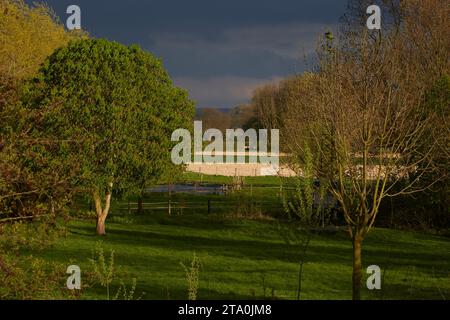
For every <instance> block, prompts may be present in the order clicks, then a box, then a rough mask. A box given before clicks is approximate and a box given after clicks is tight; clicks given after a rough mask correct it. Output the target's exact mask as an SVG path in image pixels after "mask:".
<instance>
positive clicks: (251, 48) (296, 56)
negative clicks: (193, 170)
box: [27, 0, 347, 108]
mask: <svg viewBox="0 0 450 320" xmlns="http://www.w3.org/2000/svg"><path fill="white" fill-rule="evenodd" d="M27 2H32V1H27ZM45 2H47V3H48V4H49V5H50V6H51V7H52V8H54V9H55V11H56V13H57V15H58V16H59V17H60V19H61V21H62V22H64V23H65V21H66V19H67V16H68V15H67V14H66V8H67V7H68V6H69V5H71V4H76V5H78V6H80V8H81V14H82V21H81V23H82V28H83V29H85V30H87V31H88V32H89V33H90V34H91V35H92V36H95V37H101V38H107V39H110V40H115V41H118V42H121V43H124V44H132V43H138V44H139V45H140V46H141V47H142V48H144V49H146V50H148V51H151V52H152V53H154V54H155V55H157V56H158V57H160V58H162V60H163V62H164V65H165V67H166V68H167V70H168V71H169V74H170V75H171V77H172V79H173V80H174V82H175V84H176V85H177V86H180V87H183V88H186V89H187V90H189V92H190V96H191V98H192V99H193V100H195V101H196V102H197V106H198V107H221V108H225V107H233V106H235V105H237V104H241V103H246V102H247V101H248V100H249V98H250V96H251V93H252V90H253V89H254V88H255V87H257V86H259V85H261V84H264V83H267V82H271V81H275V80H277V79H279V78H281V77H284V76H287V75H290V74H293V73H297V72H301V71H303V70H305V68H307V67H306V66H305V64H304V56H310V57H312V56H313V54H314V49H315V44H316V39H317V36H318V35H319V34H323V32H325V31H326V30H328V29H334V28H335V27H336V25H337V23H338V20H339V17H340V16H341V15H342V14H343V13H344V10H345V7H346V3H347V0H278V1H277V0H221V1H218V0H176V1H175V0H149V1H144V0H140V1H138V0H126V1H120V0H47V1H45Z"/></svg>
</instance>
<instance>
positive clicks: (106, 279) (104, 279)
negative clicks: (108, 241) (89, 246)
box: [89, 241, 115, 300]
mask: <svg viewBox="0 0 450 320" xmlns="http://www.w3.org/2000/svg"><path fill="white" fill-rule="evenodd" d="M89 262H90V263H91V266H92V268H93V270H94V277H95V279H96V280H97V281H98V282H99V283H100V285H101V286H102V287H105V288H106V296H107V299H108V300H109V297H110V295H109V287H110V285H111V282H112V281H113V279H114V275H115V274H114V271H115V269H114V251H113V250H111V251H110V256H109V262H108V263H107V262H106V259H105V253H104V250H103V246H102V243H101V242H100V241H98V242H97V243H96V245H95V249H94V250H93V251H92V259H89Z"/></svg>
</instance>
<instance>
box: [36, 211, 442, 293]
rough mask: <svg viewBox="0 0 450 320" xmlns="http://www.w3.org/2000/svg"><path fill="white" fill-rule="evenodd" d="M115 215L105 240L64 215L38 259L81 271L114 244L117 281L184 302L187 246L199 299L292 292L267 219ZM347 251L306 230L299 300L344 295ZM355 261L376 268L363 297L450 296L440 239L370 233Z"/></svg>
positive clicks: (283, 254)
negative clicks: (378, 282)
mask: <svg viewBox="0 0 450 320" xmlns="http://www.w3.org/2000/svg"><path fill="white" fill-rule="evenodd" d="M116 207H117V204H116ZM114 212H116V213H114ZM118 212H119V211H117V210H114V208H113V215H112V216H111V217H109V221H108V223H107V233H108V235H107V236H106V237H103V238H99V237H98V236H96V235H95V234H94V231H95V223H94V221H93V220H92V221H89V220H85V221H81V220H79V221H73V222H71V224H70V227H69V234H68V236H67V237H66V238H63V239H61V240H60V241H59V242H58V243H57V244H56V245H55V246H54V247H51V248H49V249H47V250H45V251H43V252H41V253H38V255H40V256H42V257H44V258H45V259H47V260H49V261H56V262H60V263H63V264H67V265H69V264H73V263H74V264H78V265H79V266H80V267H81V270H82V273H83V272H88V271H90V268H91V266H90V264H89V262H88V259H89V258H90V257H91V256H92V249H93V248H94V247H95V244H96V243H97V242H98V241H99V240H101V241H102V244H103V247H104V248H105V250H106V252H108V250H109V249H112V250H114V252H115V264H116V266H120V271H119V274H120V278H121V279H123V280H124V282H125V283H126V284H130V283H131V279H132V278H133V277H134V278H137V288H136V296H141V295H142V299H186V298H187V293H186V291H187V283H186V278H185V272H184V269H183V267H182V266H181V264H180V263H181V262H182V263H184V264H185V265H187V266H189V265H190V262H191V260H192V257H193V254H194V252H195V253H196V254H197V256H198V257H199V258H200V259H201V263H202V268H201V271H200V277H199V279H200V282H199V291H198V298H199V299H222V298H224V299H263V298H266V299H272V298H274V299H295V298H296V290H297V273H298V257H299V254H298V249H297V248H296V247H295V246H294V245H287V244H286V243H285V242H284V241H283V240H282V237H281V235H280V234H279V231H277V228H276V224H275V222H274V220H270V219H258V220H248V219H240V218H227V217H225V216H224V215H223V214H211V215H207V214H205V213H204V212H202V211H201V210H200V211H199V212H198V213H184V214H182V215H172V216H168V215H167V213H165V212H146V213H144V214H142V215H135V214H132V215H128V214H121V213H120V214H119V213H118ZM35 255H37V253H35ZM351 255H352V250H351V243H350V241H349V240H348V237H347V234H346V233H345V232H344V231H338V232H336V233H334V234H332V233H328V234H322V235H317V236H315V238H314V239H313V240H312V242H311V246H310V249H309V251H308V255H307V259H306V264H305V266H304V275H303V290H302V297H301V298H302V299H350V298H351V261H352V260H351ZM363 264H364V268H366V267H367V266H369V265H371V264H376V265H379V266H380V267H381V269H382V270H383V278H382V290H379V291H369V290H367V289H364V290H363V298H364V299H448V298H450V239H449V238H445V237H438V236H430V235H424V234H419V233H412V232H403V231H395V230H386V229H375V230H373V231H372V232H371V233H370V234H369V235H368V237H367V239H366V240H365V242H364V249H363ZM366 277H367V275H364V283H365V279H366ZM118 285H119V280H116V281H114V282H113V287H112V290H111V292H112V293H114V292H116V291H117V287H118ZM105 297H106V294H105V290H104V288H101V287H93V288H89V289H87V290H86V292H85V293H84V294H83V296H82V298H85V299H105Z"/></svg>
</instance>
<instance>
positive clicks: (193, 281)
mask: <svg viewBox="0 0 450 320" xmlns="http://www.w3.org/2000/svg"><path fill="white" fill-rule="evenodd" d="M180 264H181V266H182V267H183V269H184V271H185V272H186V281H187V284H188V299H189V300H197V297H198V282H199V275H200V268H201V266H202V265H201V262H200V259H199V258H198V256H197V255H196V253H195V252H194V257H193V258H192V262H191V266H190V267H189V268H188V267H186V266H185V265H184V264H183V263H182V262H180Z"/></svg>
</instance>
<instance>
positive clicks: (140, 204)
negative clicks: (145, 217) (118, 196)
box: [137, 192, 144, 214]
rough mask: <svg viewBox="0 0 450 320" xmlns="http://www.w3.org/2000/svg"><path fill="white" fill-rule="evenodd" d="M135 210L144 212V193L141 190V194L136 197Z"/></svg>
mask: <svg viewBox="0 0 450 320" xmlns="http://www.w3.org/2000/svg"><path fill="white" fill-rule="evenodd" d="M137 212H138V213H139V214H141V213H143V212H144V193H143V192H141V194H140V196H139V199H138V209H137Z"/></svg>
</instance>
